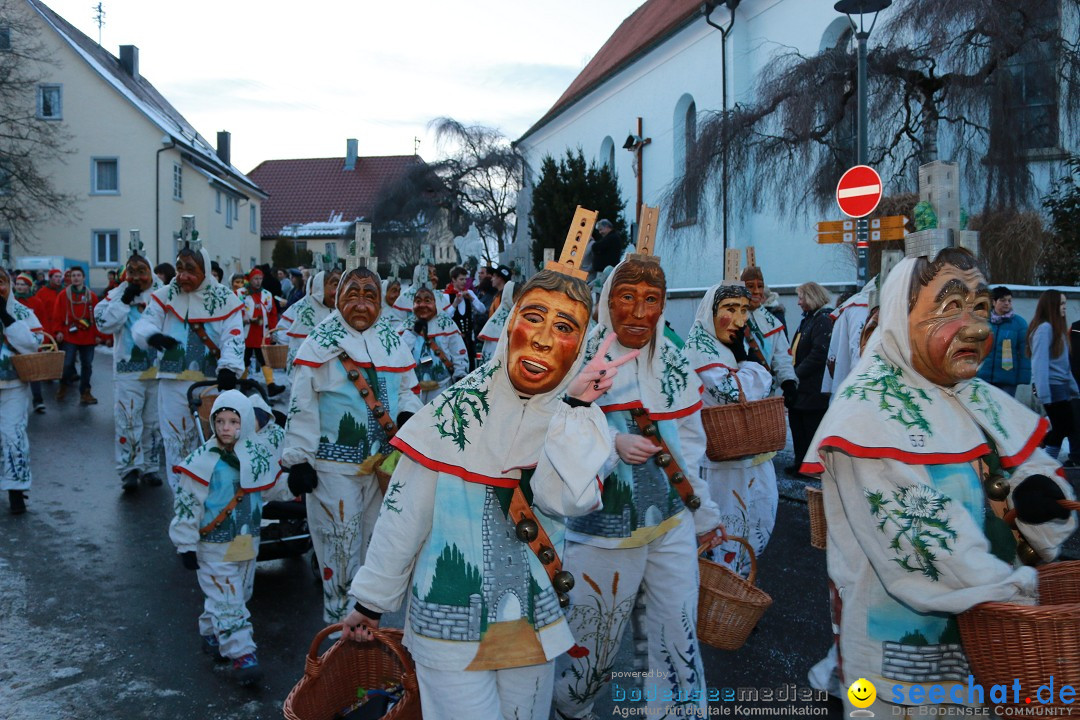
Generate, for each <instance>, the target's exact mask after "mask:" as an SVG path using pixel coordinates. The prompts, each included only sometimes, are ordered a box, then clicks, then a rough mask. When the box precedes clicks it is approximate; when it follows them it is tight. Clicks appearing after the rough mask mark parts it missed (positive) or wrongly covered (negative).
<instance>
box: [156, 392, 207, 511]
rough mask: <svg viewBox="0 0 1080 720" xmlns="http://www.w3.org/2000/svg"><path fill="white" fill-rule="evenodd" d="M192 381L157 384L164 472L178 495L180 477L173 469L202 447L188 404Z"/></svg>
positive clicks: (170, 485)
mask: <svg viewBox="0 0 1080 720" xmlns="http://www.w3.org/2000/svg"><path fill="white" fill-rule="evenodd" d="M189 387H191V381H189V380H158V421H159V422H160V423H161V440H162V442H163V444H164V445H165V472H166V477H167V478H168V480H169V487H170V488H172V491H173V494H176V488H177V485H178V484H179V482H180V477H179V475H178V474H177V473H176V471H175V470H174V469H173V468H175V467H176V466H177V465H179V464H180V462H181V461H182V460H183V459H184V458H186V457H187V456H188V454H190V453H191V452H192V451H193V450H194V449H195V448H196V447H198V445H199V435H198V430H197V429H196V428H195V419H194V418H193V417H192V415H191V410H190V408H188V404H187V390H188V388H189Z"/></svg>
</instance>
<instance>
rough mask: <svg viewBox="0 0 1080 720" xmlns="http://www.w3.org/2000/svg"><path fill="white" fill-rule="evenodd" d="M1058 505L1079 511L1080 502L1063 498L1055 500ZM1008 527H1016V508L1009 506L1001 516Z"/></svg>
mask: <svg viewBox="0 0 1080 720" xmlns="http://www.w3.org/2000/svg"><path fill="white" fill-rule="evenodd" d="M1057 503H1058V505H1060V506H1061V507H1063V508H1065V509H1066V510H1076V511H1078V512H1080V502H1077V501H1076V500H1065V499H1064V498H1063V499H1061V500H1058V501H1057ZM1002 519H1003V520H1004V521H1005V522H1006V523H1008V525H1009V526H1010V527H1016V508H1011V509H1010V510H1009V511H1008V512H1007V513H1005V517H1003V518H1002Z"/></svg>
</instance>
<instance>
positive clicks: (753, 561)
mask: <svg viewBox="0 0 1080 720" xmlns="http://www.w3.org/2000/svg"><path fill="white" fill-rule="evenodd" d="M727 539H728V540H734V541H735V542H737V543H739V544H740V545H742V546H743V547H744V548H746V552H748V553H749V554H750V575H749V576H748V577H747V578H746V581H747V582H748V583H750V584H751V585H753V584H754V579H755V578H757V553H755V552H754V548H753V547H752V546H751V545H750V543H749V542H747V540H746V538H742V537H739V536H738V535H728V536H727ZM708 547H709V544H708V543H701V545H700V546H698V549H697V551H698V555H700V554H701V553H703V552H705V551H706V550H707V549H708Z"/></svg>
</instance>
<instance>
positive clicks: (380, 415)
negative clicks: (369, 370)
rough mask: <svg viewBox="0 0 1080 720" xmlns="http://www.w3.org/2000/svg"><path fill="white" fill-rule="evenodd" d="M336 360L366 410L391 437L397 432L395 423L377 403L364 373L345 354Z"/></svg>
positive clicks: (376, 397)
mask: <svg viewBox="0 0 1080 720" xmlns="http://www.w3.org/2000/svg"><path fill="white" fill-rule="evenodd" d="M338 360H340V361H341V364H342V366H343V367H344V368H345V376H346V377H347V378H349V381H350V382H351V383H352V384H353V385H355V386H356V391H357V392H358V393H360V397H361V398H363V400H364V402H365V403H366V404H367V406H368V410H370V411H371V414H372V416H374V418H375V421H376V422H377V423H379V425H381V426H382V429H383V431H384V432H385V433H386V436H387V437H388V438H391V439H392V438H393V437H394V434H395V433H397V423H395V422H394V421H393V420H392V419H391V418H390V417H389V416H388V414H387V412H386V408H384V407H383V406H382V404H381V403H379V398H378V396H376V394H375V391H374V390H372V389H371V386H370V385H368V381H367V380H366V379H365V378H364V373H363V372H361V369H360V366H359V365H357V364H356V363H355V362H354V361H353V359H352V358H350V357H349V356H348V355H345V354H341V355H339V356H338Z"/></svg>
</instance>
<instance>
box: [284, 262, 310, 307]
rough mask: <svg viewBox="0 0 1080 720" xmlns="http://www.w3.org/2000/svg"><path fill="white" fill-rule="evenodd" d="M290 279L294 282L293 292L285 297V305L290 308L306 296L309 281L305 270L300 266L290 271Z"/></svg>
mask: <svg viewBox="0 0 1080 720" xmlns="http://www.w3.org/2000/svg"><path fill="white" fill-rule="evenodd" d="M289 275H290V278H289V281H290V282H291V283H292V292H291V293H289V295H288V296H287V297H286V298H285V307H286V308H290V307H292V306H293V305H295V304H296V303H298V302H300V300H301V298H303V297H304V293H305V292H307V281H308V279H307V278H306V277H304V271H302V270H300V269H299V268H293V269H292V270H290V271H289Z"/></svg>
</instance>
